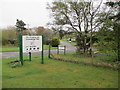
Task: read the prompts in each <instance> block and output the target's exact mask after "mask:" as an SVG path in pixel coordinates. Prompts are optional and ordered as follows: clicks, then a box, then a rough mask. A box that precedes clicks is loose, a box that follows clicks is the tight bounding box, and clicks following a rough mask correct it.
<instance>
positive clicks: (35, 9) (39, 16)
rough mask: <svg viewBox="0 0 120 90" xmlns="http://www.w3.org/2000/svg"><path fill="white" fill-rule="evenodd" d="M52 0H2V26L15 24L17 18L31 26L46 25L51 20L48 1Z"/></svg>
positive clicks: (0, 5)
mask: <svg viewBox="0 0 120 90" xmlns="http://www.w3.org/2000/svg"><path fill="white" fill-rule="evenodd" d="M51 1H52V0H0V28H4V27H8V26H14V25H15V24H16V19H20V20H23V21H24V22H25V23H26V24H29V27H36V26H46V23H48V22H49V21H50V17H49V16H50V15H49V11H48V10H47V9H46V7H47V5H46V4H47V2H49V3H50V2H51Z"/></svg>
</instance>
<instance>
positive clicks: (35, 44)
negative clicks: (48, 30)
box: [22, 36, 42, 53]
mask: <svg viewBox="0 0 120 90" xmlns="http://www.w3.org/2000/svg"><path fill="white" fill-rule="evenodd" d="M22 45H23V46H22V47H23V52H24V53H25V52H39V51H42V36H22Z"/></svg>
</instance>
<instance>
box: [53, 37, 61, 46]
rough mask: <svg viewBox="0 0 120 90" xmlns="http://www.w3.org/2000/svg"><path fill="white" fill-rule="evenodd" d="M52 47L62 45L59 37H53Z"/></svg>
mask: <svg viewBox="0 0 120 90" xmlns="http://www.w3.org/2000/svg"><path fill="white" fill-rule="evenodd" d="M51 45H52V47H58V45H60V39H59V38H58V37H53V38H52V40H51Z"/></svg>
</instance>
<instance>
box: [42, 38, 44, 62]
mask: <svg viewBox="0 0 120 90" xmlns="http://www.w3.org/2000/svg"><path fill="white" fill-rule="evenodd" d="M43 42H44V38H43V36H42V64H44V58H43V52H44V48H43Z"/></svg>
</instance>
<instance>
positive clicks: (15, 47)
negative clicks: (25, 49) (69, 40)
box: [0, 45, 57, 52]
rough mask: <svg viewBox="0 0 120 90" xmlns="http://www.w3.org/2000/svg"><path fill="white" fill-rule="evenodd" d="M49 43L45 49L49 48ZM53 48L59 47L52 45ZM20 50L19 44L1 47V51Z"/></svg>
mask: <svg viewBox="0 0 120 90" xmlns="http://www.w3.org/2000/svg"><path fill="white" fill-rule="evenodd" d="M48 49H49V45H44V50H48ZM51 49H57V47H52V48H51ZM14 51H19V47H17V46H3V47H0V52H14Z"/></svg>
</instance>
